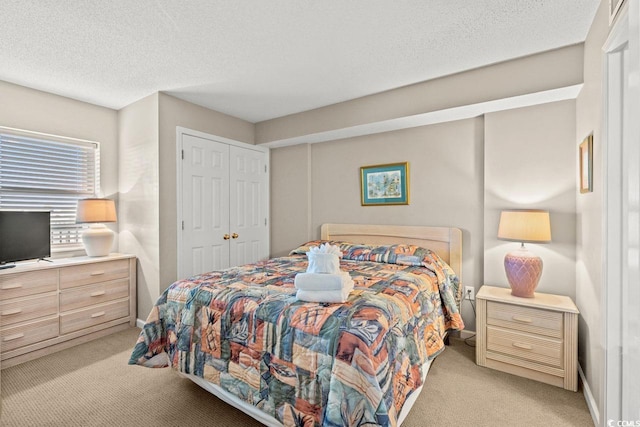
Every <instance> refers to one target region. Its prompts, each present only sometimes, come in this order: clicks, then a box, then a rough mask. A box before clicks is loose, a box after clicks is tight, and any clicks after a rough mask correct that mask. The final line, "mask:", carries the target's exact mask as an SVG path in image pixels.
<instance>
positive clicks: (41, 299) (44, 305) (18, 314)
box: [0, 293, 58, 326]
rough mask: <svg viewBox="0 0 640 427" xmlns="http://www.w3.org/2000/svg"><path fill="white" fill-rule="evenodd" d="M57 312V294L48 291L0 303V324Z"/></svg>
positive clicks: (22, 320) (3, 324) (9, 323)
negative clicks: (43, 293) (47, 292)
mask: <svg viewBox="0 0 640 427" xmlns="http://www.w3.org/2000/svg"><path fill="white" fill-rule="evenodd" d="M56 313H58V295H57V294H56V293H49V294H45V295H37V296H34V297H28V298H20V299H18V300H15V299H12V300H9V301H4V302H1V303H0V325H2V326H7V325H12V324H14V323H18V322H24V321H26V320H31V319H37V318H38V317H45V316H50V315H52V314H56Z"/></svg>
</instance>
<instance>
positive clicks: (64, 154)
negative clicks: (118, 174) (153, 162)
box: [0, 128, 100, 251]
mask: <svg viewBox="0 0 640 427" xmlns="http://www.w3.org/2000/svg"><path fill="white" fill-rule="evenodd" d="M3 131H4V129H2V128H0V209H5V210H48V211H51V248H52V250H54V251H55V250H65V249H68V250H71V249H76V248H78V247H80V246H81V244H82V240H81V237H80V232H81V230H82V225H81V224H76V205H77V201H78V199H84V198H87V197H96V196H97V194H98V193H99V192H100V148H99V145H98V143H95V142H93V143H92V142H84V141H79V140H72V139H68V140H67V139H66V138H57V137H53V136H49V135H40V134H30V133H26V132H19V133H13V132H11V133H4V132H3Z"/></svg>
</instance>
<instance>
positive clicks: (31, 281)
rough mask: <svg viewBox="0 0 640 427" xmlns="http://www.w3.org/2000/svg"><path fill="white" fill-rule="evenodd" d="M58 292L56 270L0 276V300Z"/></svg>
mask: <svg viewBox="0 0 640 427" xmlns="http://www.w3.org/2000/svg"><path fill="white" fill-rule="evenodd" d="M57 290H58V270H56V269H47V270H41V271H27V272H25V273H18V274H3V275H1V276H0V295H2V297H1V298H2V300H3V301H6V300H8V299H10V298H17V297H24V296H27V295H35V294H41V293H44V292H51V291H57Z"/></svg>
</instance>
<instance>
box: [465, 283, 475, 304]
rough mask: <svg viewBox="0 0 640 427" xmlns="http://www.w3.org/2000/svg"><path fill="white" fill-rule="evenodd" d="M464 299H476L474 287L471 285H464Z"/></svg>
mask: <svg viewBox="0 0 640 427" xmlns="http://www.w3.org/2000/svg"><path fill="white" fill-rule="evenodd" d="M464 299H468V300H470V301H471V300H474V299H476V289H475V288H474V287H473V286H465V287H464Z"/></svg>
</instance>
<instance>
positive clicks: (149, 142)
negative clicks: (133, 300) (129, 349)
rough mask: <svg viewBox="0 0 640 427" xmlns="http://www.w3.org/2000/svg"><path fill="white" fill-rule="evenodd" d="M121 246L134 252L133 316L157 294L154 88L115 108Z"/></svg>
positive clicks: (142, 315)
mask: <svg viewBox="0 0 640 427" xmlns="http://www.w3.org/2000/svg"><path fill="white" fill-rule="evenodd" d="M118 124H119V129H120V131H119V144H120V161H119V166H120V168H119V188H120V206H119V210H118V215H119V219H118V222H119V224H120V251H121V252H124V253H129V254H134V255H136V256H137V257H138V269H137V275H138V314H137V317H138V318H142V319H143V320H144V319H146V316H147V314H149V312H150V311H151V307H153V304H154V303H155V301H156V299H157V298H158V296H159V295H160V286H159V276H160V239H159V233H158V230H159V226H160V214H159V206H160V205H159V199H160V186H159V185H158V177H159V175H160V170H159V149H158V94H153V95H150V96H148V97H146V98H143V99H141V100H139V101H136V102H134V103H133V104H131V105H129V106H127V107H125V108H123V109H121V110H120V111H119V112H118Z"/></svg>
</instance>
